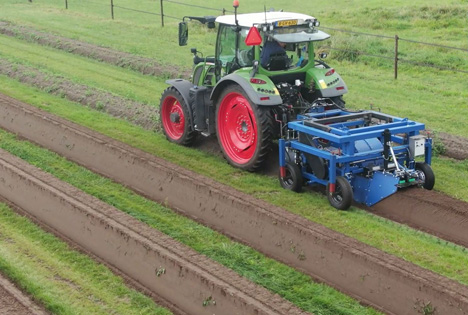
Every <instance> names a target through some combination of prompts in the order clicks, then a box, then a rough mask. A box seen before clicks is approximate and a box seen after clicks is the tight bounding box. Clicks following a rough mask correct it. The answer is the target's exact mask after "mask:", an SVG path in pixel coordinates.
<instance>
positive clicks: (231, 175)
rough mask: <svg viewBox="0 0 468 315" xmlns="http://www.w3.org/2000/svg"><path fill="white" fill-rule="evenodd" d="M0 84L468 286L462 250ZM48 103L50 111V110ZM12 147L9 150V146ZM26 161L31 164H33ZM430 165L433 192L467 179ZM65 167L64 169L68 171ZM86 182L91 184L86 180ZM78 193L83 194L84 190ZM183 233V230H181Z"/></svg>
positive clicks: (446, 163) (462, 171) (459, 166)
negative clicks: (290, 190) (434, 174)
mask: <svg viewBox="0 0 468 315" xmlns="http://www.w3.org/2000/svg"><path fill="white" fill-rule="evenodd" d="M0 83H1V84H0V90H1V91H2V92H3V93H6V94H8V95H11V96H13V97H16V98H18V99H21V100H23V101H25V102H28V103H31V104H33V105H35V106H38V107H39V108H42V109H45V110H47V111H50V112H52V113H55V114H58V115H60V116H63V117H65V118H67V119H70V120H72V121H75V122H77V123H79V124H82V125H85V126H87V127H89V128H92V129H95V130H97V131H99V132H101V133H104V134H107V135H108V136H111V137H114V138H116V139H119V140H121V141H124V142H126V143H129V144H131V145H132V146H135V147H138V148H141V149H143V150H145V151H148V152H150V153H152V154H155V155H158V156H161V157H163V158H165V159H167V160H170V161H172V162H174V163H177V164H179V165H182V166H184V167H186V168H189V169H192V170H195V171H197V172H199V173H202V174H205V175H208V176H210V177H212V178H215V179H216V180H218V181H221V182H223V183H225V184H228V185H231V186H233V187H235V188H237V189H239V190H241V191H244V192H246V193H249V194H251V195H253V196H255V197H257V198H260V199H263V200H266V201H268V202H270V203H272V204H275V205H278V206H281V207H283V208H285V209H287V210H289V211H291V212H293V213H296V214H299V215H301V216H304V217H306V218H307V219H309V220H312V221H314V222H318V223H320V224H323V225H325V226H327V227H329V228H331V229H333V230H336V231H338V232H341V233H343V234H345V235H348V236H350V237H353V238H355V239H358V240H360V241H362V242H364V243H366V244H369V245H371V246H374V247H377V248H379V249H381V250H383V251H386V252H388V253H390V254H393V255H396V256H398V257H401V258H403V259H405V260H407V261H410V262H413V263H415V264H417V265H420V266H422V267H424V268H427V269H430V270H433V271H435V272H437V273H439V274H441V275H444V276H447V277H449V278H452V279H454V280H456V281H459V282H460V283H463V284H465V285H468V270H467V268H465V267H466V265H467V264H468V255H467V253H466V252H465V249H464V248H460V247H458V246H455V245H453V244H451V243H447V242H445V241H441V240H440V239H437V238H434V237H432V236H428V235H426V234H424V233H421V232H419V231H415V230H413V229H410V228H407V227H404V226H401V225H399V224H396V223H393V222H390V221H387V220H385V219H382V218H379V217H376V216H374V215H372V214H369V213H367V212H365V211H362V210H358V209H355V208H353V209H352V210H351V211H348V212H343V211H336V210H335V209H333V208H331V207H330V206H329V205H328V201H327V199H326V198H325V197H324V196H322V195H320V194H314V193H303V194H295V193H292V192H289V191H286V190H283V189H282V188H280V186H279V184H278V182H277V179H275V178H271V177H267V176H262V175H259V174H251V173H246V172H241V171H239V170H236V169H234V168H232V167H230V166H228V165H227V164H226V163H225V162H224V161H223V160H222V159H220V158H217V157H213V156H211V155H208V154H206V153H203V152H200V151H198V150H194V149H189V148H185V147H181V146H175V145H172V144H170V143H168V142H167V141H166V140H165V139H164V137H163V136H161V135H160V134H156V133H151V132H148V131H144V130H142V129H141V128H138V127H135V126H132V125H130V124H128V123H126V122H123V121H119V120H117V119H113V118H110V117H108V116H106V115H104V114H100V113H96V112H94V111H91V110H88V109H86V108H83V107H81V106H79V105H75V104H73V103H70V102H67V101H65V100H63V99H60V98H57V97H53V96H50V95H47V94H45V93H42V92H40V91H37V90H36V89H33V88H29V87H26V86H23V85H21V84H19V83H17V82H15V81H12V80H8V79H5V77H2V76H0ZM52 104H53V106H51V105H52ZM8 142H9V141H7V139H3V140H2V141H1V146H3V147H5V148H6V147H7V146H9V145H8V144H7V143H8ZM14 143H16V142H14ZM16 145H17V144H15V145H12V147H14V146H16ZM45 160H46V161H47V162H46V163H45V164H51V161H52V158H51V157H50V158H49V157H48V158H46V159H45ZM29 162H30V163H33V164H35V162H33V161H29ZM434 162H435V172H436V174H437V184H436V188H437V189H439V190H442V191H444V190H451V189H455V188H456V186H457V185H460V182H461V181H462V178H467V176H468V168H467V166H466V162H462V163H459V162H453V161H450V160H447V159H442V158H436V159H435V161H434ZM62 167H64V166H61V167H58V166H57V167H54V169H56V171H57V172H60V169H61V168H62ZM65 168H66V169H68V166H67V167H65ZM439 170H441V172H440V173H441V174H439V173H438V172H439ZM54 172H55V171H54ZM454 174H457V176H458V178H459V181H457V182H455V181H454V180H453V176H454ZM57 176H58V175H57ZM76 177H77V176H75V175H73V174H71V173H70V172H68V171H66V172H65V174H64V175H63V179H64V180H67V181H70V180H73V179H74V178H76ZM86 183H88V184H89V185H91V182H90V181H88V180H86ZM99 183H101V181H99ZM99 185H100V184H99ZM464 185H466V183H464ZM463 187H465V186H463ZM81 188H82V189H87V185H85V186H84V187H81ZM456 191H457V192H458V193H459V196H458V197H459V198H461V199H463V200H465V201H468V190H467V189H466V188H465V189H460V188H458V189H457V190H456ZM191 224H193V223H191ZM187 229H189V228H188V227H187ZM171 236H172V237H175V236H174V235H171Z"/></svg>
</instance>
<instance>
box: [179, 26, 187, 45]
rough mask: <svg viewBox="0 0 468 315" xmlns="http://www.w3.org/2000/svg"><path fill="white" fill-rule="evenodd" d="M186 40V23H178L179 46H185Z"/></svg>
mask: <svg viewBox="0 0 468 315" xmlns="http://www.w3.org/2000/svg"><path fill="white" fill-rule="evenodd" d="M187 40H188V25H187V22H180V23H179V46H185V45H187Z"/></svg>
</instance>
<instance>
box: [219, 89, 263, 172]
mask: <svg viewBox="0 0 468 315" xmlns="http://www.w3.org/2000/svg"><path fill="white" fill-rule="evenodd" d="M219 106H220V108H219V110H218V121H217V124H218V137H219V140H220V142H221V145H222V146H223V149H224V152H225V153H226V155H227V156H228V157H229V158H230V159H231V160H232V161H233V162H235V163H237V164H246V163H248V162H249V161H250V160H251V159H252V157H253V156H254V154H255V150H256V148H257V141H258V137H257V122H256V120H255V115H254V112H253V109H252V106H251V105H250V103H249V101H248V100H247V99H246V98H245V97H244V96H243V95H242V94H240V93H236V92H231V93H229V94H227V95H226V96H225V97H224V98H223V100H222V102H221V104H220V105H219Z"/></svg>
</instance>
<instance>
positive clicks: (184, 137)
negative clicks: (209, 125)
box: [159, 87, 197, 146]
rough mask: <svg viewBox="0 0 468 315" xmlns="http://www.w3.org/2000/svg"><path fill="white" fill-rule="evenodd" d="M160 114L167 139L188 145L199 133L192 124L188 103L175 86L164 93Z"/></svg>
mask: <svg viewBox="0 0 468 315" xmlns="http://www.w3.org/2000/svg"><path fill="white" fill-rule="evenodd" d="M159 114H160V118H161V124H162V127H163V131H164V134H165V135H166V138H167V140H169V141H170V142H174V143H177V144H182V145H186V146H188V145H191V144H192V143H193V141H194V140H195V136H196V134H197V133H196V131H194V130H192V127H191V126H190V112H189V110H188V105H187V104H186V103H185V101H184V98H183V97H182V95H181V94H180V93H179V91H177V89H175V88H174V87H169V88H167V89H166V90H165V91H164V93H163V94H162V96H161V104H160V108H159Z"/></svg>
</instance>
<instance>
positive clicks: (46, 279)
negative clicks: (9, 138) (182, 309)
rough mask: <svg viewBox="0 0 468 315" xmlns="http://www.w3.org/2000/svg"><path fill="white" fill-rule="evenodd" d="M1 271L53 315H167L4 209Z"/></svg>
mask: <svg viewBox="0 0 468 315" xmlns="http://www.w3.org/2000/svg"><path fill="white" fill-rule="evenodd" d="M2 138H3V135H2ZM0 271H1V272H2V273H3V274H5V275H6V276H7V277H8V278H10V279H11V280H12V281H14V282H15V283H16V284H17V285H18V286H19V287H20V288H21V289H23V290H24V291H26V292H27V293H29V294H30V295H31V296H32V297H33V298H34V300H36V301H38V302H39V303H41V304H42V305H44V307H45V308H46V309H47V310H48V311H50V312H51V313H54V314H105V313H107V314H116V313H119V314H160V315H163V314H171V312H169V311H168V310H166V309H164V308H162V307H159V306H157V305H156V304H155V303H154V302H153V301H152V300H151V299H150V298H148V297H146V296H144V295H143V294H141V293H139V292H136V291H134V290H132V289H129V288H127V287H126V286H125V284H124V282H123V280H122V279H121V278H119V277H117V276H115V275H114V274H112V272H111V271H110V270H109V269H107V268H106V267H105V266H104V265H101V264H98V263H96V262H95V261H93V260H92V259H91V258H89V257H88V256H86V255H84V254H81V253H79V252H77V251H74V250H72V249H70V248H69V247H68V245H67V244H66V243H64V242H62V241H60V240H59V239H57V238H56V237H55V236H53V235H52V234H49V233H46V232H44V231H43V230H41V229H40V228H39V227H38V226H36V225H34V224H33V223H32V222H30V221H29V220H28V219H26V218H24V217H21V216H19V215H17V214H15V213H14V212H13V211H12V210H11V209H10V208H8V207H7V206H6V205H5V204H3V203H0Z"/></svg>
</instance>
